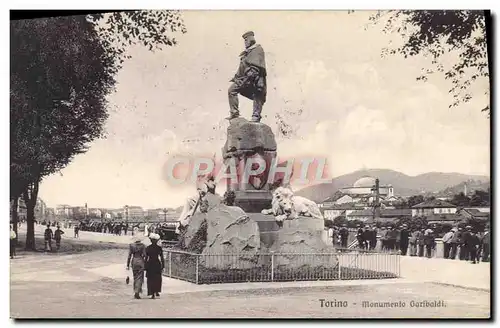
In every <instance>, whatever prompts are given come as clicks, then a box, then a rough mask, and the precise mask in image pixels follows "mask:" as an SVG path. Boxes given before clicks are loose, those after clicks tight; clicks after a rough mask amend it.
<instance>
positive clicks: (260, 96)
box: [228, 31, 267, 122]
mask: <svg viewBox="0 0 500 328" xmlns="http://www.w3.org/2000/svg"><path fill="white" fill-rule="evenodd" d="M243 39H244V40H245V50H244V51H243V52H242V53H241V54H240V66H239V68H238V71H237V72H236V74H235V75H234V77H233V78H232V79H231V80H230V82H233V84H231V86H230V87H229V90H228V97H229V110H230V116H229V117H228V119H229V120H231V119H233V118H237V117H239V116H240V112H239V109H238V106H239V102H238V94H240V95H242V96H244V97H246V98H248V99H250V100H253V114H252V122H260V119H261V116H260V114H261V112H262V106H263V105H264V103H265V102H266V94H267V85H266V84H267V82H266V76H267V71H266V60H265V55H264V49H262V47H261V46H260V45H259V44H257V43H256V41H255V37H254V33H253V32H251V31H250V32H246V33H245V34H243Z"/></svg>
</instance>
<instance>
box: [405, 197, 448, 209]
mask: <svg viewBox="0 0 500 328" xmlns="http://www.w3.org/2000/svg"><path fill="white" fill-rule="evenodd" d="M454 207H456V206H455V205H453V204H451V203H448V202H445V201H444V200H440V199H433V200H427V201H425V202H422V203H419V204H417V205H414V206H413V207H412V208H454Z"/></svg>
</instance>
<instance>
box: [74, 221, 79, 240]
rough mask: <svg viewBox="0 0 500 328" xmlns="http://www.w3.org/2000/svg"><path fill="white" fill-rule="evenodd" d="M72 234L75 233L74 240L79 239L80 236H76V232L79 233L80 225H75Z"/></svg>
mask: <svg viewBox="0 0 500 328" xmlns="http://www.w3.org/2000/svg"><path fill="white" fill-rule="evenodd" d="M73 231H74V233H75V237H74V238H79V237H80V236H79V235H78V232H79V231H80V224H75V228H74V230H73Z"/></svg>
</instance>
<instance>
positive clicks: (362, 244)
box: [356, 225, 366, 249]
mask: <svg viewBox="0 0 500 328" xmlns="http://www.w3.org/2000/svg"><path fill="white" fill-rule="evenodd" d="M363 234H364V231H363V228H362V227H361V225H358V232H357V234H356V239H357V240H358V247H359V248H360V249H365V248H366V247H365V246H366V245H365V238H364V235H363Z"/></svg>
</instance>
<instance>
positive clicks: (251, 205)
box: [234, 190, 273, 213]
mask: <svg viewBox="0 0 500 328" xmlns="http://www.w3.org/2000/svg"><path fill="white" fill-rule="evenodd" d="M234 195H235V200H234V205H235V206H238V207H240V208H241V209H242V210H244V211H245V212H246V213H260V212H261V211H262V210H263V209H269V208H271V202H272V200H273V195H272V194H271V192H270V191H268V190H235V191H234Z"/></svg>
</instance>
